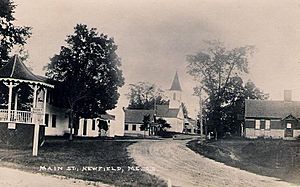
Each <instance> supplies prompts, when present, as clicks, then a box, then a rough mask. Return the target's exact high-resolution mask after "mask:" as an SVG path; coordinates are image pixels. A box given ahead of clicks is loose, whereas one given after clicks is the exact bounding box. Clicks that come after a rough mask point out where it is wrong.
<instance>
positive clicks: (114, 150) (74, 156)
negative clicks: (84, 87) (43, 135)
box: [0, 139, 166, 186]
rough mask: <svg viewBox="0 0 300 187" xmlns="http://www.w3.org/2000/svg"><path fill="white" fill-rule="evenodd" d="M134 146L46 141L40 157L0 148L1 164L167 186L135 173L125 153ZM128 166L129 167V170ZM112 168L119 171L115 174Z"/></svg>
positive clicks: (119, 182)
mask: <svg viewBox="0 0 300 187" xmlns="http://www.w3.org/2000/svg"><path fill="white" fill-rule="evenodd" d="M132 143H134V142H127V141H104V140H74V141H73V142H69V141H67V140H55V139H51V140H47V141H46V143H45V144H44V145H43V147H41V148H40V150H39V155H38V157H32V156H31V148H27V149H25V148H23V149H20V148H19V149H16V148H7V147H5V146H0V165H2V166H9V167H14V168H18V169H22V170H27V171H33V172H43V173H49V174H56V175H63V176H66V177H71V178H77V179H83V180H90V181H101V182H103V183H107V184H114V185H117V186H165V185H166V184H165V182H164V181H161V180H159V179H158V178H156V177H155V176H152V175H150V174H147V173H146V172H144V171H141V170H140V168H138V170H137V169H134V170H133V168H132V167H134V166H136V165H135V164H134V163H133V159H131V158H129V156H128V153H127V150H126V148H127V147H128V146H129V145H130V144H132ZM40 166H46V168H47V169H46V170H45V168H43V170H44V171H39V170H40ZM71 166H75V167H76V168H72V167H71ZM58 167H60V168H58ZM88 167H93V168H88ZM106 167H110V168H106ZM117 167H120V168H117ZM128 167H130V168H129V169H128ZM70 169H71V170H70ZM73 169H74V170H73ZM104 169H105V171H104ZM112 169H117V170H119V171H112ZM143 169H151V168H143ZM51 170H53V171H51ZM55 170H56V171H55ZM92 170H96V171H92Z"/></svg>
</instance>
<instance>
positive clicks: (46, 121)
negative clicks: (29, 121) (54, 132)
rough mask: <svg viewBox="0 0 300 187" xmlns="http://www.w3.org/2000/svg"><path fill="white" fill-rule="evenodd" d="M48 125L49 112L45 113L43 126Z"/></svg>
mask: <svg viewBox="0 0 300 187" xmlns="http://www.w3.org/2000/svg"><path fill="white" fill-rule="evenodd" d="M48 125H49V114H45V126H46V127H48Z"/></svg>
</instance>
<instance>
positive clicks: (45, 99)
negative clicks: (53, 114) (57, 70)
mask: <svg viewBox="0 0 300 187" xmlns="http://www.w3.org/2000/svg"><path fill="white" fill-rule="evenodd" d="M43 104H44V105H43V125H45V123H46V122H45V115H46V107H47V88H44V103H43Z"/></svg>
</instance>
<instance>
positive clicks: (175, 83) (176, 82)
mask: <svg viewBox="0 0 300 187" xmlns="http://www.w3.org/2000/svg"><path fill="white" fill-rule="evenodd" d="M170 90H175V91H182V89H181V85H180V82H179V77H178V73H177V72H176V74H175V77H174V79H173V82H172V86H171V88H170Z"/></svg>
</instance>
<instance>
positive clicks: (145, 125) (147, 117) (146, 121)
mask: <svg viewBox="0 0 300 187" xmlns="http://www.w3.org/2000/svg"><path fill="white" fill-rule="evenodd" d="M150 122H151V116H150V114H148V115H145V116H144V118H143V124H142V125H141V126H140V129H141V131H146V130H149V126H150Z"/></svg>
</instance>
